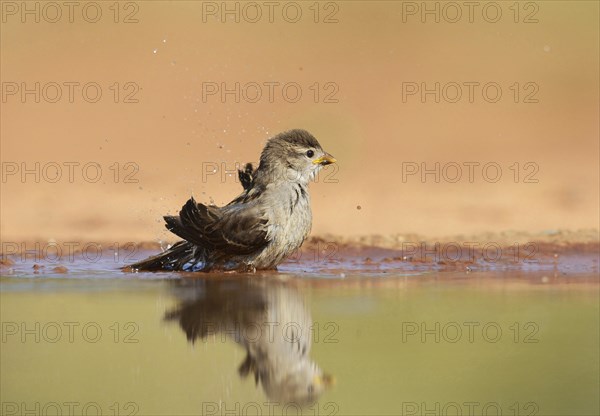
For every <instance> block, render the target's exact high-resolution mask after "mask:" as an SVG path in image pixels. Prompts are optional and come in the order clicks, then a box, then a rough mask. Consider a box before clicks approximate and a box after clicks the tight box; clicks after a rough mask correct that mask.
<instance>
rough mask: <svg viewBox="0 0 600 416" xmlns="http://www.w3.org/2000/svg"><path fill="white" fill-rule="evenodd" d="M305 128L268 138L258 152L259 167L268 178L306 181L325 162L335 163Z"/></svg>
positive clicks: (326, 163)
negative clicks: (259, 153) (270, 176)
mask: <svg viewBox="0 0 600 416" xmlns="http://www.w3.org/2000/svg"><path fill="white" fill-rule="evenodd" d="M335 161H336V160H335V158H334V157H333V156H331V155H330V154H329V153H327V152H325V151H324V150H323V148H322V147H321V145H320V144H319V142H318V141H317V139H315V138H314V136H313V135H312V134H310V133H309V132H307V131H306V130H300V129H295V130H289V131H286V132H283V133H280V134H278V135H277V136H275V137H273V138H271V139H269V141H268V142H267V144H266V145H265V148H264V149H263V151H262V154H261V155H260V166H259V167H258V169H259V171H261V173H262V174H268V175H275V177H274V178H272V179H271V180H287V181H296V182H300V183H304V184H306V183H308V181H310V180H311V179H312V178H314V176H315V175H316V174H317V172H318V171H319V170H320V169H321V168H322V167H323V166H325V165H329V164H331V163H335Z"/></svg>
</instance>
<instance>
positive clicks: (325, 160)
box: [313, 153, 337, 166]
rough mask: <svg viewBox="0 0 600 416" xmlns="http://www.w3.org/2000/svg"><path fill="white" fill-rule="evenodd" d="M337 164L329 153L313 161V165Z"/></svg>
mask: <svg viewBox="0 0 600 416" xmlns="http://www.w3.org/2000/svg"><path fill="white" fill-rule="evenodd" d="M335 162H337V160H335V157H333V156H331V155H330V154H329V153H325V154H324V155H323V156H321V157H320V158H318V159H315V160H313V163H314V164H315V165H323V166H325V165H331V164H332V163H335Z"/></svg>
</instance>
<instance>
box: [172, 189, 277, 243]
mask: <svg viewBox="0 0 600 416" xmlns="http://www.w3.org/2000/svg"><path fill="white" fill-rule="evenodd" d="M227 208H228V209H226V210H224V209H221V208H218V207H213V206H206V205H204V204H198V203H196V201H195V200H194V198H190V199H189V200H188V201H187V202H186V204H185V205H184V206H183V207H182V208H181V211H180V212H179V216H167V217H164V218H165V221H166V227H167V229H168V230H169V231H171V232H173V233H174V234H176V235H178V236H179V237H181V238H184V239H185V240H187V241H189V242H191V243H194V244H197V245H199V246H201V247H205V248H207V249H211V250H219V251H220V252H222V253H226V254H232V255H244V254H250V253H252V252H254V251H255V250H258V249H261V248H263V247H264V246H266V245H267V243H268V242H269V240H268V239H267V219H266V218H265V217H264V216H263V213H262V212H261V211H260V209H259V207H258V205H256V204H248V205H245V206H240V205H234V206H232V205H229V206H228V207H227Z"/></svg>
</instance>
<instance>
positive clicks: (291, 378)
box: [261, 357, 335, 406]
mask: <svg viewBox="0 0 600 416" xmlns="http://www.w3.org/2000/svg"><path fill="white" fill-rule="evenodd" d="M279 367H283V365H280V366H279ZM277 371H278V373H275V374H269V373H266V374H264V375H263V376H262V377H261V383H262V385H263V388H264V390H265V393H266V394H267V397H268V398H269V399H270V400H274V401H278V402H282V403H286V404H287V403H295V404H297V405H299V406H308V405H311V404H313V403H315V402H316V401H318V400H319V398H320V397H321V395H322V394H323V393H324V392H325V391H326V390H327V389H329V388H331V386H333V385H334V384H335V380H334V378H333V377H332V376H330V375H329V374H324V373H323V372H322V371H321V369H320V368H319V367H318V366H317V364H315V363H314V362H312V361H310V360H309V359H308V357H304V358H303V359H301V360H300V361H298V362H296V363H294V364H293V365H292V366H291V367H290V368H277Z"/></svg>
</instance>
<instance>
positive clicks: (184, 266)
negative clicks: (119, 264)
mask: <svg viewBox="0 0 600 416" xmlns="http://www.w3.org/2000/svg"><path fill="white" fill-rule="evenodd" d="M203 257H204V256H203V253H200V252H199V247H197V246H195V245H194V244H192V243H189V242H187V241H179V242H178V243H175V244H174V245H173V246H172V247H170V248H168V249H167V250H165V251H163V252H162V253H160V254H157V255H155V256H152V257H149V258H147V259H146V260H142V261H140V262H137V263H134V264H131V265H129V266H125V267H123V269H122V270H124V271H147V272H155V271H160V270H167V271H173V270H192V269H193V268H197V267H198V266H201V265H202V264H203V261H202V260H203V259H202V258H203Z"/></svg>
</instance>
